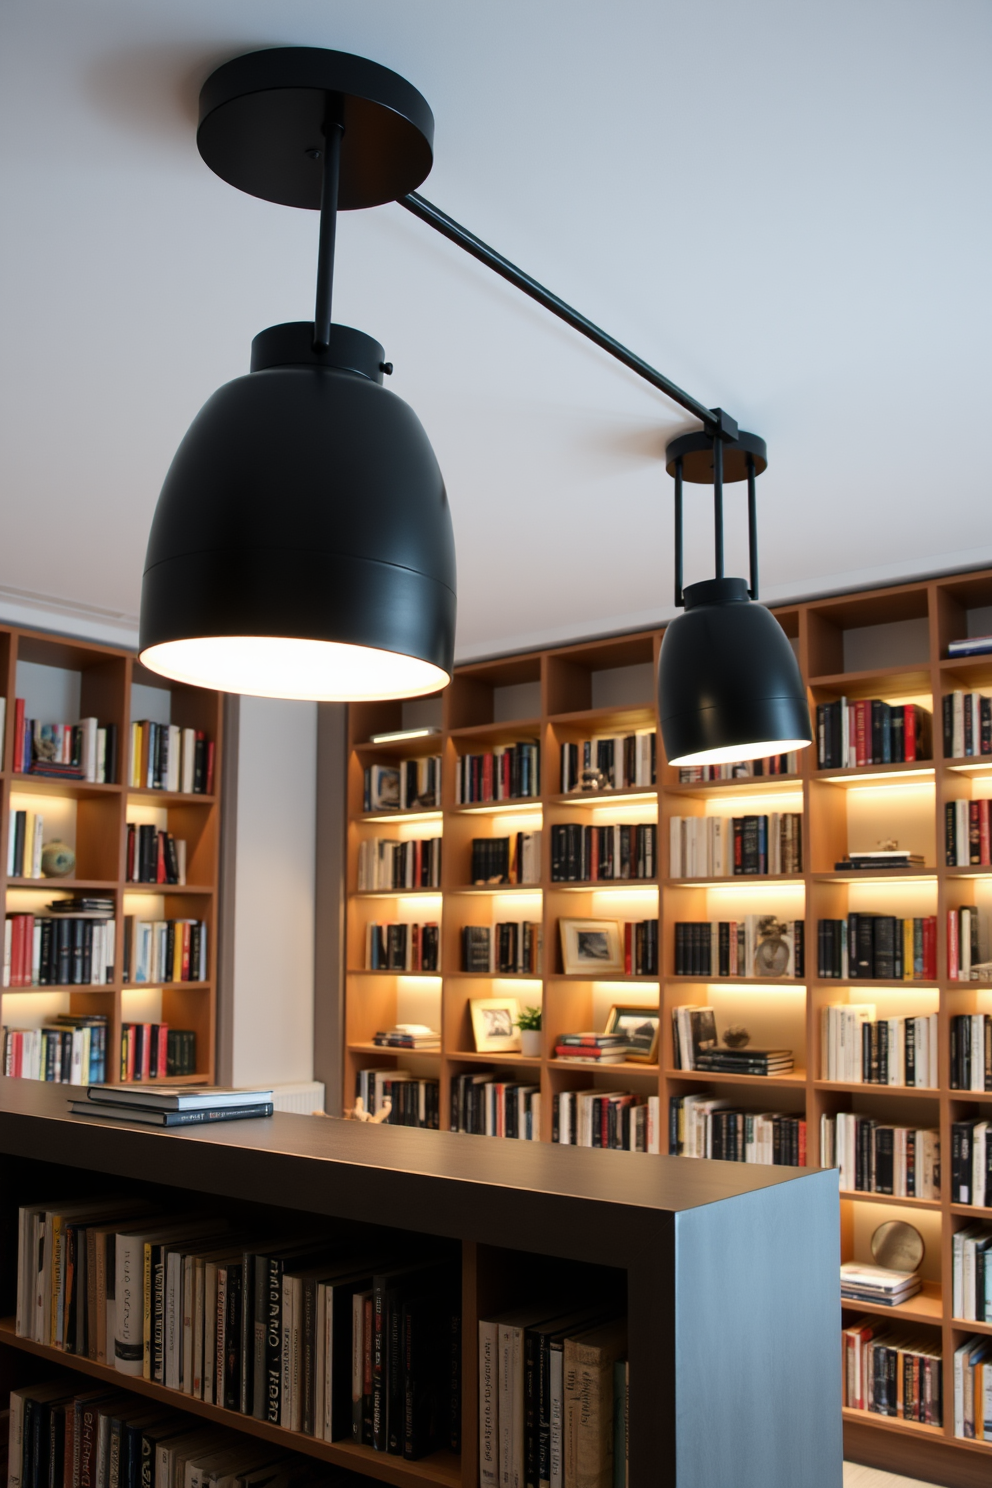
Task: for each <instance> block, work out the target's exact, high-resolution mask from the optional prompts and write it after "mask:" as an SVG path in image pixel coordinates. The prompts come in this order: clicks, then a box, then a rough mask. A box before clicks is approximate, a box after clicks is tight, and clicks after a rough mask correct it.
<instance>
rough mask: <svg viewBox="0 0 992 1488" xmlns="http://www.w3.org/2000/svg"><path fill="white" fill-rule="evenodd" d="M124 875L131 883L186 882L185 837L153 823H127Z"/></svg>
mask: <svg viewBox="0 0 992 1488" xmlns="http://www.w3.org/2000/svg"><path fill="white" fill-rule="evenodd" d="M124 874H125V878H126V879H127V882H128V883H157V884H185V882H186V839H185V838H183V837H174V836H173V835H172V833H171V832H163V831H161V830H160V829H159V828H158V827H156V826H154V825H153V824H152V823H150V822H142V823H141V824H140V825H139V824H138V823H137V822H128V824H127V857H126V860H125V868H124Z"/></svg>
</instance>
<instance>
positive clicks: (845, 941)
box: [816, 914, 937, 982]
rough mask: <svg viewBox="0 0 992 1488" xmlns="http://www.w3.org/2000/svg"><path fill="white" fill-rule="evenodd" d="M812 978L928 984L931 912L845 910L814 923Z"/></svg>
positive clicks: (933, 962) (933, 941)
mask: <svg viewBox="0 0 992 1488" xmlns="http://www.w3.org/2000/svg"><path fill="white" fill-rule="evenodd" d="M816 953H817V964H816V970H817V976H820V977H825V978H838V979H839V980H841V981H854V980H856V979H857V980H859V981H899V982H921V981H923V982H932V981H936V978H937V916H936V915H923V916H917V917H916V918H915V919H900V918H899V917H898V916H896V915H883V914H850V915H848V916H847V917H846V919H840V920H818V921H817V946H816Z"/></svg>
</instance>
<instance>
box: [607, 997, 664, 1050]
mask: <svg viewBox="0 0 992 1488" xmlns="http://www.w3.org/2000/svg"><path fill="white" fill-rule="evenodd" d="M660 1027H661V1015H660V1012H659V1010H658V1009H657V1008H652V1007H612V1008H610V1015H609V1017H608V1018H607V1020H606V1029H605V1032H606V1033H622V1034H623V1036H624V1037H625V1038H626V1040H627V1045H628V1053H627V1058H628V1059H632V1060H635V1061H636V1062H637V1063H638V1064H656V1063H657V1061H658V1030H659V1028H660Z"/></svg>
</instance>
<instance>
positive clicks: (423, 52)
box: [0, 0, 992, 658]
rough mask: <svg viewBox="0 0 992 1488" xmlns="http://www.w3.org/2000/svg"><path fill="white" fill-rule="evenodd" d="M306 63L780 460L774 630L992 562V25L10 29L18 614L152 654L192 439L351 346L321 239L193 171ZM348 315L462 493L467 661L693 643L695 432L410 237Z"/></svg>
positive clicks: (774, 11) (827, 20) (293, 8)
mask: <svg viewBox="0 0 992 1488" xmlns="http://www.w3.org/2000/svg"><path fill="white" fill-rule="evenodd" d="M281 44H291V45H311V46H328V47H337V48H340V49H342V50H346V51H354V52H358V53H361V54H363V55H366V56H369V57H372V58H374V59H376V60H377V61H380V62H383V63H385V64H387V65H388V66H390V67H393V68H395V69H396V70H397V71H399V72H401V73H403V74H404V75H405V76H407V77H408V78H409V79H410V80H411V81H412V82H413V83H415V84H416V86H417V87H419V88H420V89H421V91H422V92H423V93H424V94H425V95H426V97H427V99H428V101H429V102H430V104H431V106H432V107H433V110H434V114H435V119H436V139H435V148H436V156H435V166H434V170H433V172H432V174H431V175H430V177H429V178H428V180H427V182H426V183H425V185H424V187H423V188H422V189H423V192H424V194H425V195H426V196H428V197H429V198H430V199H431V200H434V201H436V202H437V203H438V204H439V205H441V206H442V207H444V208H445V210H447V211H448V212H450V213H451V214H452V215H453V216H454V217H456V218H457V219H459V220H460V221H463V222H465V223H466V224H467V225H469V226H470V227H472V228H473V229H474V230H475V231H476V232H478V233H479V234H480V235H481V236H482V237H483V238H485V239H486V240H487V241H489V242H491V243H492V244H494V245H495V246H496V247H498V248H499V249H501V250H502V251H503V252H504V253H506V254H507V255H508V256H509V257H510V258H512V259H514V260H515V261H516V262H517V263H519V264H520V265H522V266H523V267H524V268H526V269H527V270H528V271H530V272H531V273H533V274H534V275H535V276H536V277H537V278H539V279H541V280H542V281H543V282H544V283H546V284H548V285H549V286H550V287H551V288H553V289H554V290H556V291H557V292H558V293H559V294H561V295H562V296H563V297H564V298H566V299H569V300H571V301H572V302H573V303H574V304H576V305H577V306H578V307H579V308H580V309H581V310H583V311H584V312H585V313H586V314H588V315H589V316H590V317H591V318H592V319H594V320H596V321H598V322H599V323H600V324H601V325H603V326H604V327H605V328H606V329H608V330H609V331H611V332H612V333H613V334H614V335H616V336H618V337H620V339H621V340H624V341H625V342H626V343H627V344H628V345H630V346H631V347H632V348H634V349H635V350H636V351H638V352H639V353H640V354H641V355H643V356H645V357H646V358H647V359H648V360H649V361H653V362H654V364H655V365H656V366H658V367H660V368H661V369H662V370H663V371H665V372H666V373H668V375H669V376H671V377H673V378H674V379H675V380H676V381H677V382H679V383H681V384H682V385H683V386H684V387H686V388H687V389H688V390H689V391H690V392H692V393H693V394H694V395H695V396H697V397H699V398H700V399H702V400H703V401H704V402H707V403H708V404H711V405H716V404H720V405H722V406H724V407H725V408H727V409H728V410H729V411H730V412H731V413H732V414H733V415H734V416H736V417H737V418H738V420H739V422H740V423H741V425H742V426H743V427H745V428H750V429H753V430H755V431H756V432H758V433H760V434H762V435H763V436H764V437H765V438H766V439H767V441H768V447H769V462H770V463H769V468H768V471H767V473H766V475H765V476H764V477H763V478H762V479H761V481H760V483H759V510H760V514H761V538H762V541H761V554H762V580H763V594H764V597H766V598H782V597H786V596H794V595H795V596H798V595H807V594H812V593H815V592H822V591H825V590H830V589H837V588H843V587H852V586H856V585H859V584H862V583H868V582H887V581H890V580H897V579H899V578H901V577H904V576H910V575H916V574H919V573H923V572H930V571H935V570H939V569H948V568H956V567H964V566H968V565H970V564H973V563H974V564H984V563H990V562H992V528H990V506H989V500H988V498H989V485H990V479H989V457H988V446H989V433H990V431H989V406H990V377H989V371H988V368H989V346H990V344H992V324H990V321H992V314H990V310H992V296H990V293H989V249H990V230H989V229H990V215H992V214H990V205H989V202H990V191H989V187H990V182H989V142H990V138H992V134H990V123H992V120H990V113H992V90H990V88H989V85H988V79H989V68H990V62H992V6H990V4H989V3H988V0H951V3H943V4H936V3H933V0H804V3H803V4H801V5H797V4H796V3H795V0H621V3H619V4H618V3H614V4H609V5H608V4H606V3H605V0H600V3H598V4H597V3H594V0H567V3H565V0H541V3H539V4H535V3H534V0H501V3H500V4H498V5H496V4H492V3H489V4H480V3H470V0H321V3H315V0H278V3H277V0H107V3H95V0H5V3H4V5H3V7H2V10H0V192H2V197H0V200H2V230H0V286H2V287H0V387H2V398H0V419H2V447H0V482H2V483H0V492H2V496H0V513H2V528H0V532H2V540H0V612H2V613H4V614H7V615H8V616H11V617H15V618H16V617H17V615H19V614H21V613H23V614H24V617H25V618H27V617H28V616H29V615H31V614H32V613H33V614H34V615H35V618H37V616H38V615H39V614H42V613H43V612H44V613H47V614H50V615H53V616H55V617H56V619H57V617H58V616H59V614H60V606H61V607H62V608H61V613H62V614H64V615H65V616H66V617H67V623H68V619H69V618H71V617H72V616H73V615H74V616H75V617H76V619H75V623H77V624H79V625H81V626H82V627H83V628H88V629H89V630H90V632H91V633H107V634H108V635H109V634H110V633H111V632H112V631H113V630H114V628H115V627H116V628H117V629H118V630H121V629H122V630H123V631H130V630H132V629H133V626H134V623H135V622H134V618H133V617H134V616H135V614H136V611H137V605H138V594H139V585H140V575H141V568H142V562H143V556H144V546H145V540H146V536H147V531H148V525H149V521H150V518H151V514H152V510H153V508H154V504H155V500H156V496H157V492H158V489H159V486H160V484H161V481H162V478H163V476H164V474H165V471H166V469H167V467H168V464H169V460H170V458H171V456H172V453H173V451H174V449H175V447H176V445H177V443H178V442H179V440H180V438H181V436H182V434H183V432H184V430H185V428H186V426H187V425H188V423H189V422H190V420H191V419H192V417H193V415H194V414H195V413H196V411H197V409H198V408H199V407H200V405H201V404H202V403H203V402H204V400H205V399H206V398H207V397H208V396H209V394H210V393H211V392H212V391H213V389H214V388H215V387H217V386H218V385H219V384H220V383H222V382H224V381H226V380H228V379H229V378H231V377H235V376H238V375H240V374H241V373H243V372H244V371H246V370H247V365H248V355H249V345H250V341H251V338H252V336H253V335H254V334H255V333H256V332H257V331H259V330H261V329H262V328H263V327H265V326H267V325H270V324H273V323H275V322H277V321H283V320H295V319H307V318H309V317H310V316H311V315H312V286H313V261H314V252H315V246H316V229H317V221H316V215H315V214H312V213H307V212H300V211H294V210H291V209H286V208H280V207H276V206H271V205H269V204H267V203H264V202H260V201H256V200H254V199H252V198H250V197H247V196H243V195H241V194H240V193H238V192H236V191H234V190H233V189H232V188H230V187H229V186H227V185H225V184H224V183H223V182H222V181H220V180H219V179H217V178H216V177H215V176H213V175H212V174H211V172H210V171H209V170H208V169H207V168H206V167H205V166H204V165H203V163H202V162H201V160H200V158H199V156H198V154H197V151H196V146H195V140H194V131H195V122H196V98H197V93H198V90H199V86H200V83H201V82H202V80H203V78H204V77H205V76H206V75H207V73H208V72H209V71H210V70H211V69H212V68H213V67H214V66H216V65H217V64H218V63H219V62H221V61H223V60H226V59H227V58H229V57H231V56H234V55H236V54H237V53H239V52H241V51H248V50H252V49H254V48H257V47H261V46H269V45H281ZM335 318H336V319H338V320H340V321H343V322H345V323H347V324H352V325H356V326H359V327H360V328H361V329H363V330H365V331H368V332H370V333H371V334H373V335H374V336H376V337H377V338H378V339H379V340H380V341H382V342H383V344H384V345H385V347H386V352H387V356H389V357H390V358H391V360H392V361H393V362H394V363H395V367H396V372H395V376H394V377H393V379H392V382H391V384H390V385H391V387H392V389H393V391H394V392H397V393H399V394H400V395H401V396H402V397H404V398H406V399H407V400H408V401H409V402H410V403H411V404H412V406H413V407H414V408H415V409H416V411H417V413H418V414H419V416H420V418H421V420H422V422H423V423H424V425H425V427H426V429H427V431H428V434H429V435H430V438H431V440H432V442H433V445H434V448H435V450H436V452H437V455H438V458H439V460H440V462H441V467H442V469H443V471H444V473H445V478H446V481H447V486H448V493H449V497H450V501H451V507H452V512H453V515H454V522H455V533H456V539H457V544H458V562H459V589H460V598H459V629H458V652H459V655H460V657H462V658H467V657H470V656H477V655H483V654H488V653H491V652H495V651H499V650H505V649H512V648H514V647H520V646H524V645H527V644H532V643H539V642H543V641H552V640H555V639H564V638H570V637H573V636H580V635H588V634H592V633H595V632H600V631H606V630H617V629H623V628H630V627H634V626H637V625H641V624H647V623H652V622H655V621H657V620H659V619H661V618H664V617H665V616H666V615H668V614H669V613H670V596H671V556H672V544H671V502H672V495H671V482H670V481H669V479H668V478H667V477H666V476H665V474H664V469H663V464H662V459H661V456H662V454H663V450H664V446H665V443H666V441H667V440H668V439H669V438H670V437H671V436H672V434H673V433H674V432H677V431H678V430H679V429H681V428H684V427H690V426H691V420H687V419H686V418H684V416H683V415H682V414H681V412H680V410H678V409H677V408H674V407H673V406H671V405H669V404H668V403H667V401H666V400H665V399H664V398H663V397H661V396H660V395H658V394H656V393H655V392H653V391H652V390H651V389H650V388H649V387H647V386H646V385H645V384H644V383H642V382H640V381H639V380H638V379H637V378H636V377H634V376H633V375H632V374H629V373H628V372H626V371H625V370H624V369H622V368H621V367H619V366H617V365H616V364H615V363H613V362H612V361H611V360H610V359H609V358H607V357H606V356H605V355H603V354H602V353H600V352H598V351H597V350H596V349H595V348H593V347H591V346H589V345H588V344H587V343H585V342H583V341H582V340H581V339H580V338H579V337H577V336H576V335H574V334H573V333H572V332H570V331H569V330H568V329H567V328H565V327H564V326H562V325H560V324H559V323H558V322H556V321H554V320H553V319H551V317H549V316H548V315H546V314H545V313H544V312H543V311H541V310H540V309H538V308H537V307H536V306H534V305H532V304H531V303H530V302H529V301H527V300H525V299H523V298H522V297H521V296H519V295H518V294H517V293H516V292H515V291H513V290H511V289H510V288H509V287H508V286H506V285H504V284H503V283H502V282H501V281H499V280H497V279H496V278H495V277H494V276H492V275H491V274H489V273H488V271H486V270H485V269H483V268H482V267H480V266H479V265H477V264H475V263H474V262H473V261H471V260H469V259H468V258H467V257H465V256H464V255H463V254H461V253H459V251H458V250H457V249H455V248H453V247H451V246H450V245H448V244H447V243H445V242H444V241H442V240H441V239H440V238H439V237H437V236H436V235H435V234H433V233H432V232H431V231H430V229H428V228H427V227H425V226H423V225H422V224H420V223H418V222H416V221H415V220H413V219H412V218H411V217H409V216H408V214H407V213H406V212H404V211H403V210H402V209H401V208H400V207H397V206H389V207H383V208H380V209H378V210H377V211H374V212H367V213H362V214H347V215H346V216H345V217H344V218H343V219H342V222H341V225H340V229H339V253H338V270H337V277H336V301H335ZM741 489H742V488H740V487H737V488H735V492H734V494H733V496H732V497H731V499H730V503H729V505H730V509H731V510H730V533H731V538H732V543H731V547H732V552H733V554H734V557H733V559H732V561H731V562H730V564H729V568H730V571H731V572H734V571H742V564H743V555H744V547H743V542H742V540H741V539H742V536H743V522H742V520H741V518H742V506H743V504H742V500H741V497H740V495H739V494H738V493H739V492H740V491H741ZM708 506H709V504H708V502H707V501H706V499H705V496H704V495H703V494H701V493H700V495H699V499H698V501H693V502H692V503H691V509H690V513H689V522H690V545H689V556H688V563H687V568H688V572H687V578H688V579H692V578H702V577H706V576H707V574H708V553H709V547H708V543H709V535H708V534H709V528H708V521H709V509H708ZM53 623H54V622H53Z"/></svg>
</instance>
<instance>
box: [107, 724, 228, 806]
mask: <svg viewBox="0 0 992 1488" xmlns="http://www.w3.org/2000/svg"><path fill="white" fill-rule="evenodd" d="M127 783H128V785H129V786H131V787H132V789H134V790H167V791H180V792H182V793H183V794H184V795H196V796H200V795H207V796H210V795H213V789H214V741H213V740H212V739H208V738H207V736H206V734H205V733H204V732H203V730H202V729H192V728H180V726H179V725H178V724H176V723H154V722H153V721H152V720H150V719H147V718H144V719H140V720H136V721H135V722H134V723H132V724H131V748H130V754H129V756H128V781H127Z"/></svg>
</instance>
